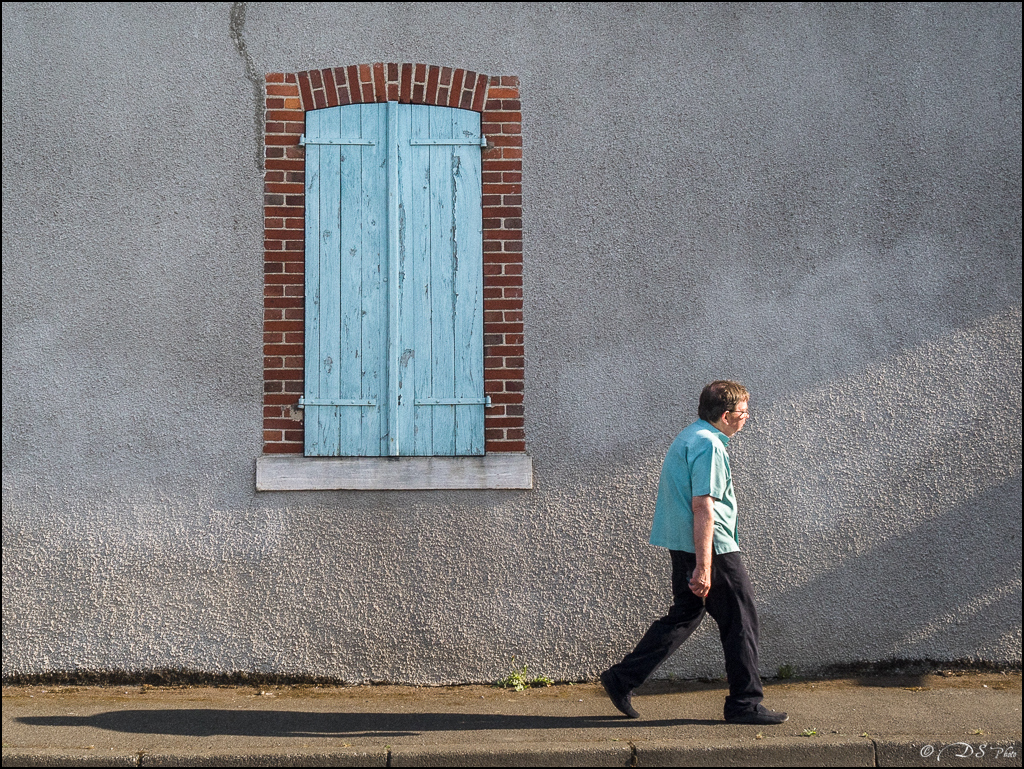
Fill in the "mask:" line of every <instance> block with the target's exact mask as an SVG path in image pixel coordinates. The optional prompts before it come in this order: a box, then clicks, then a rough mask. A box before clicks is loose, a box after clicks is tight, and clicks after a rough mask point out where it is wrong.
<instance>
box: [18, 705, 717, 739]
mask: <svg viewBox="0 0 1024 769" xmlns="http://www.w3.org/2000/svg"><path fill="white" fill-rule="evenodd" d="M15 721H17V722H18V723H22V724H25V725H27V726H54V727H70V728H83V727H85V728H89V727H92V728H96V729H106V730H108V731H115V732H128V733H133V734H168V735H179V736H189V737H213V736H240V737H332V736H350V737H403V736H414V735H417V734H419V733H421V732H469V731H471V732H477V731H507V730H512V731H518V730H522V729H597V728H605V729H606V728H608V727H610V726H614V727H617V728H622V727H630V726H636V727H643V728H645V729H649V728H652V727H672V726H692V725H697V726H714V725H716V724H723V723H724V722H723V721H709V720H703V719H692V718H678V719H663V720H660V721H649V720H643V719H640V720H635V721H634V720H632V719H628V718H623V717H621V716H607V717H592V716H515V715H499V714H477V713H303V712H296V711H291V710H260V711H245V710H243V711H238V710H215V709H194V710H178V709H174V710H114V711H109V712H106V713H97V714H95V715H91V716H71V715H68V716H22V717H20V718H16V719H15Z"/></svg>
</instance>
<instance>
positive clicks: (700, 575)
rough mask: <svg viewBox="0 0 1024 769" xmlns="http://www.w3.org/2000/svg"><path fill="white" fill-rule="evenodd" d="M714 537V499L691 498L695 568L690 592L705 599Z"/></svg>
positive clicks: (709, 581)
mask: <svg viewBox="0 0 1024 769" xmlns="http://www.w3.org/2000/svg"><path fill="white" fill-rule="evenodd" d="M714 535H715V498H714V497H713V496H711V495H710V494H704V495H703V496H699V497H694V498H693V544H694V545H695V546H696V547H695V549H696V551H697V568H695V569H694V570H693V577H691V578H690V591H691V592H692V593H693V594H694V595H696V596H699V597H701V598H707V595H708V591H710V590H711V543H712V541H713V540H714Z"/></svg>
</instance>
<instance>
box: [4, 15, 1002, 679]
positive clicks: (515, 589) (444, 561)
mask: <svg viewBox="0 0 1024 769" xmlns="http://www.w3.org/2000/svg"><path fill="white" fill-rule="evenodd" d="M241 10H243V9H242V8H241V7H240V6H239V7H236V8H235V9H234V11H233V10H232V7H231V6H229V5H226V4H221V5H212V4H210V5H208V4H203V5H195V6H191V5H184V4H171V5H134V6H133V5H102V6H81V5H71V6H63V5H57V6H55V5H19V4H6V5H4V8H3V95H4V98H3V167H4V173H3V674H4V675H5V676H10V675H14V674H19V673H42V672H49V671H76V670H97V669H100V670H121V671H142V670H148V669H152V668H181V669H185V670H198V671H205V672H214V673H216V672H233V671H252V672H273V673H281V674H291V675H320V676H329V677H334V678H339V679H344V680H348V681H362V680H371V679H372V680H391V681H407V682H431V683H436V682H443V681H467V680H486V679H491V678H494V677H496V676H498V675H499V674H501V673H504V672H507V670H508V666H509V662H510V659H511V657H512V656H513V655H515V656H516V658H517V661H519V662H523V663H527V664H529V665H530V667H531V669H532V670H536V671H538V672H544V673H546V674H548V675H551V676H554V677H559V678H569V679H579V678H583V677H586V676H592V675H594V674H595V673H596V671H598V670H599V669H601V668H602V667H603V666H606V665H607V664H608V663H609V662H611V661H613V660H615V659H617V658H618V657H619V656H620V655H622V654H623V653H624V652H625V651H627V650H628V649H629V648H630V647H631V645H632V643H633V642H635V640H636V639H637V638H638V637H639V634H640V632H642V630H643V629H644V628H645V627H646V624H647V623H648V622H649V621H650V620H651V619H652V618H654V617H655V616H658V615H659V613H660V612H662V611H663V610H664V608H665V607H666V600H667V587H668V570H667V567H668V559H667V557H666V555H665V554H664V553H663V552H660V551H657V550H655V549H654V548H651V547H649V546H648V545H647V544H646V536H647V531H648V525H649V518H650V514H651V509H652V504H653V499H654V493H655V488H656V483H657V475H658V470H659V467H660V461H661V457H662V454H663V452H664V450H665V449H666V448H667V446H668V444H669V442H670V441H671V439H672V437H673V436H674V435H675V433H676V432H677V431H678V430H679V429H681V428H682V427H683V426H685V424H686V423H688V422H689V421H690V420H691V419H692V418H693V415H694V411H695V405H694V404H695V399H696V395H697V393H698V391H699V389H700V387H701V386H702V385H703V384H704V383H705V382H707V381H709V380H711V379H713V378H717V377H730V378H736V379H740V380H741V381H743V382H744V383H746V384H747V386H748V387H750V389H751V390H752V391H753V392H754V394H755V398H754V403H753V411H754V413H755V419H754V421H753V422H752V423H751V424H750V426H749V427H748V428H747V430H745V431H744V433H743V434H742V435H741V436H739V437H738V438H737V440H736V441H735V442H734V444H733V445H734V449H733V452H732V454H733V465H734V471H735V476H736V485H737V490H738V495H739V499H740V505H741V515H742V520H741V527H742V528H741V532H740V536H741V545H743V546H744V547H745V548H746V549H747V558H748V563H749V566H750V570H751V572H752V575H753V581H754V585H755V589H756V591H757V593H758V597H759V601H760V607H761V614H762V625H763V640H762V662H763V667H764V670H765V672H772V671H774V669H775V668H776V667H777V666H778V665H781V664H783V663H789V664H793V665H796V666H797V667H799V668H802V669H804V670H805V671H812V670H815V669H819V668H821V667H822V666H825V665H830V664H836V663H844V662H851V661H855V660H876V661H877V660H885V659H892V658H933V659H943V660H951V659H962V658H974V659H983V660H992V661H1017V662H1019V661H1020V659H1021V139H1020V137H1021V9H1020V5H1019V4H1009V5H985V6H974V5H950V6H946V5H938V6H936V5H929V6H902V5H901V6H874V5H864V6H852V5H847V4H844V5H836V6H788V5H787V6H774V5H767V6H765V5H756V6H748V5H744V6H728V5H726V6H722V5H717V4H716V5H707V6H685V5H684V6H674V5H673V6H668V5H652V6H646V5H645V6H633V5H629V4H623V5H617V4H600V5H579V6H577V5H553V6H552V5H548V4H543V5H541V4H530V5H527V6H506V5H498V6H495V5H486V6H464V5H457V6H456V5H438V4H424V3H420V4H412V5H391V4H388V5H367V4H352V5H346V4H330V5H287V6H284V5H256V6H250V7H248V8H247V9H245V10H246V13H245V14H242V13H241ZM242 22H244V23H242ZM372 61H413V62H426V63H431V64H439V65H443V66H453V67H463V68H466V69H471V70H474V71H478V72H498V73H509V74H513V75H518V76H519V78H520V82H521V93H522V117H523V143H524V160H523V188H524V199H525V200H527V201H531V202H530V203H529V204H528V205H527V206H525V207H524V212H523V231H524V251H523V264H524V284H525V307H524V319H525V326H526V331H527V349H526V361H527V369H526V392H525V407H526V408H525V413H526V415H527V424H526V434H527V437H528V442H527V451H528V452H529V453H530V454H531V455H532V456H533V458H534V468H535V477H536V488H535V489H533V490H532V491H522V492H520V491H516V492H422V493H410V492H389V493H388V492H380V493H377V492H374V493H367V492H358V493H357V492H336V493H275V494H256V493H255V491H254V482H253V475H254V460H255V458H256V456H257V455H258V454H259V453H260V451H261V398H262V392H261V391H262V381H261V365H262V362H261V347H262V338H261V309H262V284H263V281H262V274H261V267H262V265H261V262H262V243H261V234H262V171H261V169H260V168H259V167H258V162H257V158H258V152H259V148H260V146H261V136H260V135H259V126H260V124H261V123H260V120H259V119H261V110H262V106H263V105H262V103H261V99H260V98H259V96H260V94H259V93H258V91H257V86H256V84H257V83H261V82H262V81H261V80H259V78H262V75H263V73H266V72H295V71H300V70H305V69H311V68H317V67H326V66H334V65H340V64H346V63H352V62H372ZM715 636H716V634H715V633H714V629H713V627H711V626H710V623H709V625H708V626H706V627H704V628H702V630H701V632H700V633H699V634H698V636H697V637H695V639H693V641H692V642H691V643H689V644H688V645H687V646H686V647H684V649H683V650H682V651H680V652H679V653H678V654H677V655H676V656H675V658H674V659H673V660H672V661H671V663H670V664H669V665H667V666H666V667H665V668H663V669H662V671H661V673H662V674H664V675H668V674H676V675H719V674H720V673H721V671H722V666H721V662H720V652H719V651H718V650H717V648H716V646H717V639H716V637H715Z"/></svg>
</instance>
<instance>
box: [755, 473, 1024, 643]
mask: <svg viewBox="0 0 1024 769" xmlns="http://www.w3.org/2000/svg"><path fill="white" fill-rule="evenodd" d="M1014 508H1015V509H1016V510H1017V511H1018V516H1019V511H1020V510H1021V476H1019V475H1018V476H1017V477H1016V478H1012V479H1009V480H1007V481H1005V482H1003V483H1001V484H999V485H997V486H992V487H990V488H988V489H986V490H985V491H983V492H981V493H980V494H978V495H977V496H974V497H973V498H971V499H970V500H968V501H966V502H963V503H961V504H959V505H956V506H953V507H951V508H949V509H947V510H946V511H944V512H942V513H940V514H938V515H936V516H935V517H933V518H930V519H927V520H924V521H921V522H920V523H919V524H918V525H917V526H915V527H914V528H913V529H911V530H909V531H907V532H906V533H904V534H902V535H900V536H896V537H893V538H891V539H886V540H883V541H881V542H877V543H876V544H874V546H872V547H869V548H866V549H864V550H861V551H860V552H857V553H856V554H849V555H847V556H846V557H844V558H842V559H841V560H840V561H839V562H838V563H836V564H835V565H834V566H832V567H831V568H829V569H827V570H826V571H823V572H821V573H819V574H817V575H816V576H814V577H812V578H811V579H810V580H809V581H807V582H803V583H801V584H799V585H796V586H793V587H790V588H784V589H783V590H782V592H781V593H777V594H776V595H774V596H772V597H770V598H769V599H768V600H767V601H766V603H765V611H764V612H763V614H764V615H765V616H764V618H763V619H764V620H765V622H764V623H763V624H765V625H768V626H771V627H770V631H771V635H772V638H773V639H774V642H773V643H774V645H775V646H776V649H775V650H774V653H775V654H776V655H778V654H779V653H782V654H783V656H785V652H784V651H782V649H781V648H780V647H784V646H786V645H799V641H800V638H801V637H802V635H806V634H807V633H808V632H809V633H810V634H812V635H813V636H815V637H817V638H821V637H822V636H825V637H827V638H829V639H830V640H829V644H830V646H831V647H832V648H830V649H828V650H822V657H823V658H824V659H825V660H833V659H845V660H849V661H865V662H878V661H885V660H894V659H906V660H928V659H931V660H936V661H942V660H945V661H953V660H973V659H984V660H989V661H998V659H999V655H1000V654H1001V653H1003V650H1005V648H1006V646H1007V641H1008V640H1010V641H1011V642H1012V639H1013V637H1014V636H1015V637H1016V639H1017V640H1016V644H1017V646H1018V649H1019V644H1020V628H1021V560H1020V552H1021V527H1020V519H1019V517H1018V518H1017V521H1016V522H1015V523H1009V524H1008V521H1009V517H1008V516H1007V515H1006V511H1007V510H1012V509H1014ZM869 539H870V537H869ZM1008 554H1016V556H1015V557H1014V556H1008ZM851 597H852V599H851ZM800 606H803V607H804V611H803V612H800V611H798V610H797V609H798V608H799V607H800ZM783 617H787V618H793V619H797V620H799V619H801V617H802V618H803V619H804V620H808V621H809V622H810V624H811V625H812V626H813V625H815V624H817V625H819V627H817V628H814V627H811V628H807V627H806V625H804V624H801V625H797V624H796V623H791V625H790V626H788V627H787V626H785V625H784V623H783V619H782V618H783ZM869 618H870V619H869ZM823 631H824V632H823ZM787 639H789V641H788V642H787ZM1007 661H1009V660H1007Z"/></svg>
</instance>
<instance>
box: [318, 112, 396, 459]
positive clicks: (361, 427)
mask: <svg viewBox="0 0 1024 769" xmlns="http://www.w3.org/2000/svg"><path fill="white" fill-rule="evenodd" d="M384 115H385V105H383V104H365V105H353V106H349V107H335V108H331V109H325V110H316V111H312V112H308V113H306V135H305V139H306V322H305V326H306V372H305V381H306V384H305V394H304V396H303V402H304V408H305V417H304V422H305V453H306V454H307V455H308V456H339V455H341V456H350V455H358V456H378V455H380V454H381V453H382V448H383V438H382V430H381V425H382V424H386V421H387V418H386V413H387V398H386V392H385V390H384V386H385V384H386V376H387V375H386V359H385V340H386V331H387V317H386V312H387V309H386V305H385V303H384V301H385V296H386V295H385V290H384V287H383V285H382V283H383V279H384V275H383V271H382V268H381V265H382V261H383V260H384V257H385V254H386V224H387V211H386V205H385V203H386V190H387V183H386V179H385V177H384V175H383V173H382V169H381V165H382V162H383V158H385V157H386V154H387V148H386V135H385V132H386V121H385V119H384ZM346 140H360V141H363V142H372V144H366V143H362V144H357V143H351V144H349V143H345V141H346ZM332 141H333V142H337V143H317V142H332Z"/></svg>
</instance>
